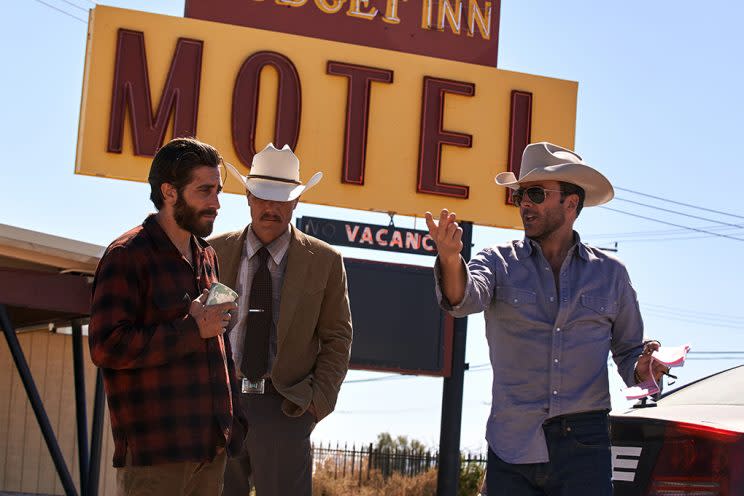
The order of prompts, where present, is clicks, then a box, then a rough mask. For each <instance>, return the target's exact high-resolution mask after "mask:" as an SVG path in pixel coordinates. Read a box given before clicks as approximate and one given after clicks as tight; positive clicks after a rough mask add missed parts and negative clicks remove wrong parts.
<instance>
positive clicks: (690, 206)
mask: <svg viewBox="0 0 744 496" xmlns="http://www.w3.org/2000/svg"><path fill="white" fill-rule="evenodd" d="M615 189H617V190H620V191H627V192H628V193H633V194H636V195H640V196H645V197H647V198H653V199H654V200H659V201H664V202H668V203H673V204H675V205H680V206H683V207H689V208H695V209H698V210H705V211H706V212H711V213H714V214H720V215H727V216H729V217H735V218H737V219H744V215H737V214H732V213H730V212H724V211H721V210H714V209H712V208H705V207H701V206H699V205H692V204H690V203H683V202H679V201H675V200H670V199H668V198H662V197H661V196H654V195H649V194H648V193H641V192H640V191H635V190H632V189H628V188H621V187H619V186H615Z"/></svg>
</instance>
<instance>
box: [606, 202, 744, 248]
mask: <svg viewBox="0 0 744 496" xmlns="http://www.w3.org/2000/svg"><path fill="white" fill-rule="evenodd" d="M599 208H604V209H605V210H610V211H612V212H617V213H620V214H625V215H630V216H631V217H637V218H639V219H644V220H649V221H651V222H658V223H659V224H665V225H667V226H673V227H679V228H682V229H687V230H688V231H695V232H699V233H704V234H708V235H710V236H718V237H721V238H727V239H733V240H734V241H744V239H742V238H737V237H735V236H728V235H727V234H721V233H716V232H712V231H706V230H705V229H698V228H696V227H690V226H684V225H681V224H674V223H673V222H667V221H664V220H659V219H654V218H653V217H647V216H645V215H640V214H634V213H631V212H626V211H625V210H619V209H617V208H612V207H607V206H604V205H602V206H601V207H599Z"/></svg>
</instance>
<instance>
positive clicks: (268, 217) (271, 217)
mask: <svg viewBox="0 0 744 496" xmlns="http://www.w3.org/2000/svg"><path fill="white" fill-rule="evenodd" d="M261 220H271V221H277V222H278V221H281V220H282V218H281V217H279V216H278V215H274V214H263V215H262V216H261Z"/></svg>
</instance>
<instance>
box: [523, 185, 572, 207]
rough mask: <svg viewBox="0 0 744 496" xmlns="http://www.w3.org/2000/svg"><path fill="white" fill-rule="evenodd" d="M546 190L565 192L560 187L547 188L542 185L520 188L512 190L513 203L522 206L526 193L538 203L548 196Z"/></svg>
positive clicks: (532, 200) (533, 201)
mask: <svg viewBox="0 0 744 496" xmlns="http://www.w3.org/2000/svg"><path fill="white" fill-rule="evenodd" d="M546 191H553V192H555V193H563V192H562V191H561V190H559V189H546V188H543V187H540V186H530V187H529V188H519V189H515V190H513V191H512V196H511V199H512V203H514V205H516V206H520V205H521V204H522V199H523V198H524V195H525V194H526V195H527V198H529V200H530V201H531V202H532V203H534V204H536V205H538V204H540V203H542V202H544V201H545V197H546V196H547V195H546V194H545V192H546Z"/></svg>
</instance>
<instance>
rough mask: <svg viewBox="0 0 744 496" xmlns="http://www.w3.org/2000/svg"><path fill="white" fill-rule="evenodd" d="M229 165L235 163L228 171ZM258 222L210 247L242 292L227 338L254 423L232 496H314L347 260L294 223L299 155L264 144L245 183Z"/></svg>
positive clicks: (341, 328)
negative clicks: (316, 439) (316, 444)
mask: <svg viewBox="0 0 744 496" xmlns="http://www.w3.org/2000/svg"><path fill="white" fill-rule="evenodd" d="M228 165H229V164H228ZM229 168H230V171H231V172H232V173H233V175H235V176H236V177H238V178H240V180H242V181H243V182H244V184H245V187H246V196H247V198H248V205H249V207H250V212H251V224H250V225H249V226H247V227H246V228H245V229H243V230H242V231H236V232H230V233H225V234H222V235H219V236H216V237H214V238H212V239H211V240H210V244H211V245H212V246H213V247H214V249H215V251H216V252H217V255H218V258H219V263H220V276H221V277H220V280H221V281H222V282H223V283H224V284H227V285H228V286H230V287H232V288H235V290H236V291H237V292H238V294H239V295H240V296H239V300H238V305H239V311H238V314H237V315H235V316H234V317H233V321H232V322H231V327H230V328H229V331H228V336H229V339H230V342H231V344H232V347H233V355H234V360H235V365H236V369H237V371H238V375H239V379H240V386H241V391H242V394H241V398H240V402H239V403H240V406H241V407H242V409H243V411H244V413H245V416H246V418H247V420H248V433H247V435H246V440H245V444H244V446H243V452H242V453H241V454H240V455H239V456H238V457H236V458H234V459H231V460H230V461H228V464H227V468H226V470H225V492H224V494H225V495H226V496H248V492H249V490H250V482H249V477H250V479H252V481H253V484H254V485H255V487H256V492H257V495H258V496H286V495H293V496H295V495H300V496H303V495H307V496H311V494H312V466H311V456H310V433H311V432H312V430H313V428H314V427H315V424H316V423H317V422H318V421H320V420H321V419H323V418H324V417H326V416H327V415H328V414H330V413H331V412H332V411H333V409H334V407H335V405H336V398H337V397H338V392H339V389H340V387H341V383H342V382H343V380H344V377H345V376H346V372H347V370H348V366H349V354H350V349H351V337H352V330H351V313H350V310H349V297H348V292H347V286H346V272H345V270H344V264H343V258H342V257H341V254H340V253H339V252H338V251H337V250H335V249H334V248H332V247H331V246H330V245H328V244H326V243H324V242H322V241H320V240H318V239H315V238H313V237H311V236H307V235H305V234H303V233H302V232H300V231H298V230H297V229H296V228H294V227H293V226H291V225H290V221H291V219H292V212H293V211H294V209H295V207H296V206H297V202H298V198H299V196H300V194H302V193H303V192H305V191H307V190H308V189H309V188H311V187H312V186H314V185H315V184H317V182H318V181H320V179H321V178H322V173H320V172H318V173H316V174H315V175H314V176H313V177H312V178H311V179H310V180H309V181H308V182H307V184H304V185H303V184H302V183H301V182H300V171H299V160H298V159H297V157H296V156H295V155H294V153H293V152H292V150H291V149H290V148H289V147H288V146H285V147H284V148H283V149H282V150H278V149H276V148H274V146H273V145H271V144H270V145H269V146H267V147H266V148H265V149H264V150H263V151H262V152H260V153H258V154H256V156H255V157H254V159H253V166H252V167H251V173H250V174H249V175H248V176H247V177H244V176H242V175H240V173H238V171H236V170H235V169H234V168H232V166H229Z"/></svg>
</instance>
